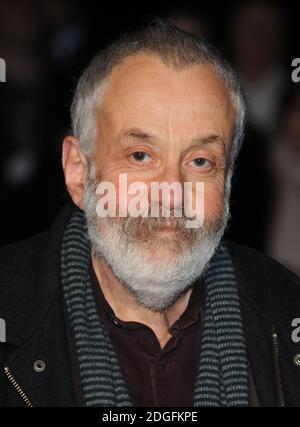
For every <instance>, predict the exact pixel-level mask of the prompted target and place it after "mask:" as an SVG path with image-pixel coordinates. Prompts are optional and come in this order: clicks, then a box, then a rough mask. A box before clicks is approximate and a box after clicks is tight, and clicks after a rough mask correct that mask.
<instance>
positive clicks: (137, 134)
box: [120, 128, 155, 140]
mask: <svg viewBox="0 0 300 427" xmlns="http://www.w3.org/2000/svg"><path fill="white" fill-rule="evenodd" d="M154 138H155V135H151V134H150V133H148V132H146V131H144V130H142V129H140V128H130V129H126V130H124V131H123V132H121V134H120V139H121V140H128V139H139V140H150V139H154Z"/></svg>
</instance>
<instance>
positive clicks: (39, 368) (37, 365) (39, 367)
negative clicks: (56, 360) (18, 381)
mask: <svg viewBox="0 0 300 427" xmlns="http://www.w3.org/2000/svg"><path fill="white" fill-rule="evenodd" d="M33 369H34V370H35V372H38V373H41V372H44V370H45V369H46V363H45V362H44V361H43V360H36V361H35V362H34V364H33Z"/></svg>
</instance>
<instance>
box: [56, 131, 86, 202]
mask: <svg viewBox="0 0 300 427" xmlns="http://www.w3.org/2000/svg"><path fill="white" fill-rule="evenodd" d="M62 165H63V170H64V174H65V183H66V187H67V189H68V192H69V194H70V196H71V198H72V200H73V202H74V203H75V205H76V206H78V207H79V208H80V209H82V208H83V191H84V186H85V181H86V178H87V174H88V161H87V159H86V157H85V155H84V154H83V153H82V151H81V150H80V147H79V141H78V139H76V138H74V137H73V136H67V137H65V139H64V141H63V149H62Z"/></svg>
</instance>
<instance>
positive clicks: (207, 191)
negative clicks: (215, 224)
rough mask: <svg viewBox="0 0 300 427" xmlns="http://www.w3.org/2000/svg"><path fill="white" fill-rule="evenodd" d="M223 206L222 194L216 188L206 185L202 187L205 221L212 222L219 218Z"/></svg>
mask: <svg viewBox="0 0 300 427" xmlns="http://www.w3.org/2000/svg"><path fill="white" fill-rule="evenodd" d="M223 204H224V193H223V192H222V191H220V190H219V189H218V188H217V187H211V186H209V185H208V184H207V185H205V187H204V216H205V218H206V220H214V219H216V218H217V217H219V216H220V214H221V212H222V209H223Z"/></svg>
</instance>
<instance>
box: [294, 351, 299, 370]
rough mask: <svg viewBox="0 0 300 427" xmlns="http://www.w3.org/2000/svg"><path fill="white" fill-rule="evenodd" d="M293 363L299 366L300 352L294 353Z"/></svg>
mask: <svg viewBox="0 0 300 427" xmlns="http://www.w3.org/2000/svg"><path fill="white" fill-rule="evenodd" d="M294 363H295V365H296V366H297V367H298V368H300V354H296V356H295V357H294Z"/></svg>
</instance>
